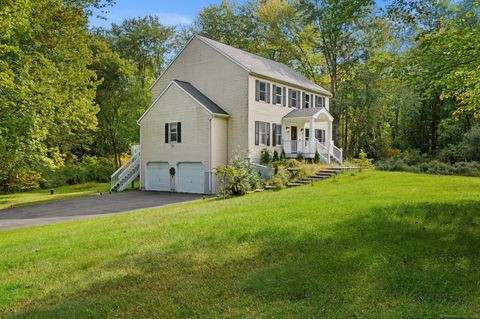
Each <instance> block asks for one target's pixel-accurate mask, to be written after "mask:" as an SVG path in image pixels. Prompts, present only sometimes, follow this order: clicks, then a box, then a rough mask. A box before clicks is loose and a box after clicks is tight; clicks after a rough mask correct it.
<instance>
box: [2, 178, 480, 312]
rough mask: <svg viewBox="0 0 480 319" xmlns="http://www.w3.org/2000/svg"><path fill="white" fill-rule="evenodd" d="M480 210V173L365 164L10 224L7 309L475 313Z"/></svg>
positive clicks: (5, 240) (479, 297) (479, 295)
mask: <svg viewBox="0 0 480 319" xmlns="http://www.w3.org/2000/svg"><path fill="white" fill-rule="evenodd" d="M479 224H480V179H478V178H467V177H445V176H443V177H442V176H427V175H414V174H408V173H388V172H362V173H356V174H355V176H350V173H346V174H344V175H343V176H340V177H337V178H335V179H332V180H328V181H322V182H319V183H316V184H315V185H313V186H304V187H300V188H296V189H288V190H284V191H279V192H264V193H255V194H251V195H248V196H245V197H240V198H233V199H228V200H206V201H200V202H196V203H191V204H186V205H180V206H176V207H168V208H162V209H152V210H146V211H143V212H137V213H128V214H120V215H114V216H108V217H102V218H97V219H91V220H83V221H78V222H71V223H62V224H56V225H49V226H42V227H34V228H29V229H18V230H12V231H6V232H0V314H3V317H6V318H73V317H74V318H100V317H102V318H104V317H115V318H117V317H118V318H169V317H202V318H217V317H236V318H259V317H265V318H277V317H283V318H346V317H358V318H438V317H440V316H477V315H478V314H479V313H480V307H479V305H480V255H479V247H480V229H479ZM0 317H2V315H0Z"/></svg>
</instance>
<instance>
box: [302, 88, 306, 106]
mask: <svg viewBox="0 0 480 319" xmlns="http://www.w3.org/2000/svg"><path fill="white" fill-rule="evenodd" d="M302 102H303V105H302V109H304V108H306V107H307V103H306V102H305V92H302Z"/></svg>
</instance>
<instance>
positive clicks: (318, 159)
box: [313, 150, 320, 164]
mask: <svg viewBox="0 0 480 319" xmlns="http://www.w3.org/2000/svg"><path fill="white" fill-rule="evenodd" d="M313 162H314V163H317V164H318V163H320V153H319V152H318V150H316V151H315V157H314V158H313Z"/></svg>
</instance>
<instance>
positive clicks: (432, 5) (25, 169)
mask: <svg viewBox="0 0 480 319" xmlns="http://www.w3.org/2000/svg"><path fill="white" fill-rule="evenodd" d="M112 5H114V4H113V3H112V2H111V1H102V0H36V1H32V0H5V1H2V2H1V3H0V192H7V191H14V190H19V189H27V188H35V187H49V186H54V185H57V184H62V183H66V182H67V183H74V182H78V181H82V180H88V179H96V180H105V179H108V175H109V174H108V173H110V171H111V170H113V169H114V167H115V166H118V165H120V163H121V161H122V156H123V154H125V153H126V152H128V150H129V145H130V144H131V143H132V142H137V141H138V127H137V124H136V120H137V119H138V118H139V116H140V115H141V114H142V113H143V111H144V110H145V109H146V108H147V107H148V106H149V102H150V95H149V86H150V85H151V83H152V82H153V81H154V79H155V78H156V77H157V76H158V75H159V74H161V72H162V70H163V69H164V68H165V67H166V66H167V65H168V62H169V60H171V59H172V57H173V56H174V54H175V52H177V51H178V50H179V48H181V47H182V45H183V44H184V43H185V42H186V40H187V39H188V38H189V37H190V36H191V35H192V34H194V33H200V34H202V35H205V36H207V37H209V38H212V39H215V40H218V41H221V42H224V43H227V44H230V45H233V46H235V47H238V48H241V49H245V50H247V51H250V52H253V53H256V54H258V55H261V56H264V57H267V58H270V59H274V60H276V61H279V62H283V63H285V64H287V65H289V66H291V67H293V68H294V69H296V70H298V71H299V72H301V73H303V74H304V75H305V76H307V77H308V78H310V79H312V80H313V81H315V82H316V83H318V84H320V85H322V86H324V87H326V88H327V89H329V90H330V91H331V92H332V93H333V95H334V97H333V100H332V103H331V113H332V114H333V116H334V117H335V119H336V122H335V125H334V127H335V140H336V144H337V145H340V146H341V147H343V148H344V150H345V153H346V154H347V155H348V156H356V155H358V153H359V152H360V150H364V151H365V152H367V154H368V156H369V157H372V158H374V159H382V158H386V157H388V156H397V155H398V154H399V153H401V152H408V151H411V150H416V152H418V153H424V154H425V156H426V157H430V158H437V159H440V160H443V161H450V162H456V161H466V160H467V161H468V160H480V128H479V123H480V9H479V3H478V1H477V0H463V1H450V2H449V1H440V0H412V1H409V0H391V1H387V2H385V3H383V2H382V6H381V7H379V5H378V4H376V3H375V2H374V1H373V0H308V1H307V0H295V1H281V0H269V1H249V2H247V3H246V4H235V3H233V2H227V1H224V2H222V3H221V4H219V5H212V6H208V7H206V8H204V9H203V10H202V11H201V12H200V13H199V15H198V17H197V19H196V21H195V22H194V24H193V25H191V26H178V27H169V26H165V25H163V24H162V21H160V20H159V18H158V17H155V16H147V17H139V18H136V19H128V20H125V21H123V22H122V23H121V24H118V25H117V24H112V26H111V27H110V28H108V29H94V28H90V27H89V24H88V18H89V17H90V16H91V15H92V14H100V15H102V10H105V9H108V7H109V6H112ZM92 172H93V173H92Z"/></svg>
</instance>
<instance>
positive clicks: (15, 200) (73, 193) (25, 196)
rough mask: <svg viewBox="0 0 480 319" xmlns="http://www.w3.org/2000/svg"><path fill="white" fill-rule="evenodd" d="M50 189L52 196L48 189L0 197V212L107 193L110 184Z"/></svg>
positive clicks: (88, 184) (89, 184)
mask: <svg viewBox="0 0 480 319" xmlns="http://www.w3.org/2000/svg"><path fill="white" fill-rule="evenodd" d="M52 189H53V190H54V192H53V195H51V194H50V189H40V190H35V191H30V192H23V193H14V194H5V195H0V210H1V209H5V208H9V207H14V206H21V205H29V204H35V203H40V202H48V201H53V200H60V199H68V198H73V197H80V196H86V195H92V194H95V193H100V192H108V191H109V189H110V183H84V184H77V185H67V186H61V187H56V188H52ZM0 214H1V211H0Z"/></svg>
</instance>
